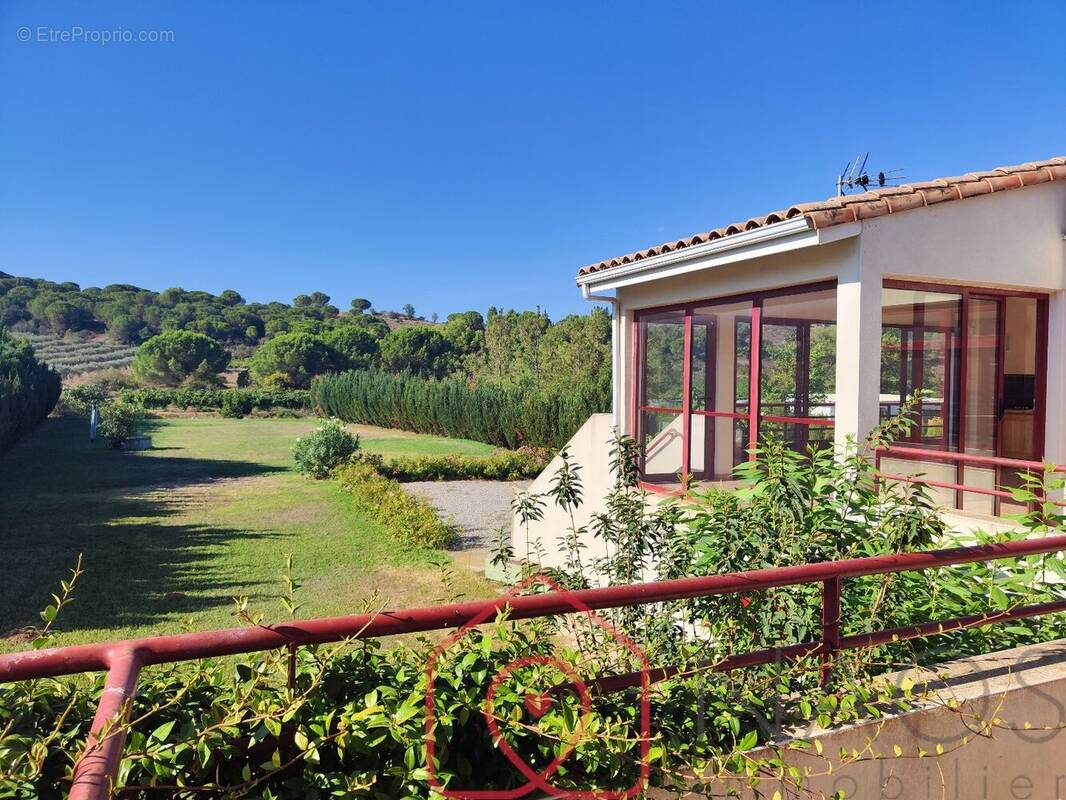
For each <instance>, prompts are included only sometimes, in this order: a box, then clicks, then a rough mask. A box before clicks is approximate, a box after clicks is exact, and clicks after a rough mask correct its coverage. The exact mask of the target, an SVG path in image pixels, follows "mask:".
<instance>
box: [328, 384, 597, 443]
mask: <svg viewBox="0 0 1066 800" xmlns="http://www.w3.org/2000/svg"><path fill="white" fill-rule="evenodd" d="M311 404H312V405H313V406H314V407H315V408H316V409H319V410H320V412H321V413H323V414H324V415H326V416H330V417H337V418H338V419H342V420H344V421H345V422H356V423H361V424H365V425H377V426H379V427H384V428H402V429H404V430H409V431H415V432H417V433H431V434H436V435H438V436H450V437H453V438H461V439H474V440H475V441H479V442H485V443H487V444H492V445H495V446H497V447H506V448H508V449H512V450H513V449H516V448H518V447H522V446H525V445H531V446H534V447H550V448H552V449H555V450H558V449H559V448H561V447H563V445H565V444H566V443H567V441H569V439H570V437H571V436H573V435H574V432H575V431H576V430H577V429H578V428H580V427H581V426H582V425H583V424H584V422H585V420H587V419H588V418H589V416H590V415H592V414H595V413H598V412H602V411H607V410H609V409H610V405H611V395H610V387H609V386H606V385H604V386H599V385H579V386H575V387H574V388H573V389H572V390H571V391H568V392H566V393H562V392H547V391H533V390H529V389H526V388H520V387H514V388H504V387H499V386H492V385H488V384H477V385H474V386H471V385H470V383H469V382H468V381H466V380H464V379H460V378H445V379H443V380H428V379H425V378H417V377H412V376H410V375H390V374H388V373H383V372H368V371H358V372H344V373H340V374H336V375H325V376H321V377H319V378H316V379H315V381H314V383H312V384H311Z"/></svg>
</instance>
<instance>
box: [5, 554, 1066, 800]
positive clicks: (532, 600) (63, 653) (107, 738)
mask: <svg viewBox="0 0 1066 800" xmlns="http://www.w3.org/2000/svg"><path fill="white" fill-rule="evenodd" d="M1063 550H1066V536H1049V537H1046V538H1039V539H1023V540H1018V541H1012V542H1003V543H997V544H987V545H980V546H976V547H960V548H952V549H947V550H932V551H925V552H916V553H904V554H900V555H887V556H873V557H869V558H856V559H849V560H844V561H827V562H822V563H817V564H803V565H800V566H793V567H778V568H773V569H761V570H753V571H750V572H736V573H729V574H725V575H710V576H706V577H698V578H680V579H677V580H670V581H658V582H651V583H637V584H630V585H627V586H612V587H605V588H600V589H584V590H580V591H573V592H552V593H548V594H537V595H529V596H523V597H513V596H503V597H499V598H496V599H494V600H486V601H482V602H472V603H457V604H451V605H441V606H431V607H426V608H411V609H404V610H401V611H385V612H378V613H373V614H358V615H354V616H347V617H332V618H326V619H314V620H307V621H301V622H292V623H282V624H277V625H269V626H255V627H247V628H234V629H230V630H219V631H208V632H205V633H187V634H178V635H173V636H154V637H151V638H146V639H128V640H124V641H114V642H103V643H98V644H89V645H74V646H71V647H59V648H52V649H47V650H33V651H27V652H22V653H11V654H7V655H0V681H2V682H7V681H17V680H26V679H31V678H45V677H55V676H59V675H71V674H75V673H81V672H93V671H102V670H106V671H107V680H106V683H105V687H104V692H103V695H102V696H101V698H100V705H99V707H98V708H97V712H96V716H95V718H94V719H93V722H92V726H91V728H90V733H89V739H88V743H87V747H86V750H85V754H84V755H83V756H82V758H81V760H80V761H79V762H78V764H77V766H76V767H75V770H74V779H73V783H72V786H71V792H70V797H71V798H73V799H74V800H103V798H107V797H109V796H110V794H111V791H112V788H113V785H114V780H115V776H116V775H117V771H118V767H119V762H120V761H121V757H122V748H123V745H124V743H125V730H124V722H125V720H126V719H127V714H128V712H129V708H130V705H131V700H132V698H133V695H134V692H135V691H136V686H137V680H138V677H139V675H140V671H141V669H142V668H143V667H145V666H148V665H151V664H165V663H173V662H177V661H190V660H195V659H201V658H211V657H216V656H230V655H236V654H239V653H252V652H259V651H264V650H273V649H279V648H289V649H290V653H291V652H294V651H295V648H297V647H299V646H301V645H310V644H323V643H327V642H337V641H341V640H344V639H349V638H355V639H360V638H372V637H378V636H390V635H394V634H400V633H415V632H421V631H431V630H442V629H448V628H455V627H461V626H463V625H465V624H468V623H470V622H471V621H473V620H476V619H478V618H479V617H481V616H482V615H484V614H485V613H486V612H488V613H489V614H493V613H496V612H499V611H502V610H503V609H505V608H507V609H509V614H510V617H511V618H512V619H529V618H532V617H544V616H555V615H562V614H573V613H575V609H577V608H581V607H587V608H590V609H605V608H619V607H622V606H633V605H642V604H645V603H659V602H666V601H673V600H685V599H691V598H695V597H710V596H714V595H729V594H738V593H741V594H743V593H748V592H752V591H758V590H762V589H770V588H775V587H781V586H796V585H800V584H808V583H821V584H822V635H821V638H820V639H818V640H817V641H808V642H798V643H793V644H787V645H783V646H781V647H775V648H770V649H766V650H760V651H755V652H750V653H743V654H737V655H733V656H730V657H728V658H726V659H724V660H722V661H718V662H715V663H708V664H704V665H698V667H697V668H703V669H708V670H714V671H728V670H733V669H738V668H741V667H750V666H757V665H760V664H769V663H774V662H777V661H781V660H788V661H793V660H796V659H799V658H804V657H810V656H819V657H820V662H821V674H822V679H823V681H827V680H828V679H829V675H830V670H831V669H832V664H833V659H834V656H835V654H836V653H838V652H840V651H845V650H855V649H861V648H868V647H876V646H878V645H882V644H887V643H889V642H895V641H902V640H906V639H915V638H920V637H925V636H933V635H937V634H940V633H946V632H950V631H955V630H960V629H962V628H969V627H977V626H981V625H990V624H994V623H999V622H1006V621H1009V620H1018V619H1025V618H1028V617H1034V616H1040V615H1042V614H1049V613H1054V612H1059V611H1066V599H1062V600H1056V601H1052V602H1048V603H1041V604H1036V605H1029V606H1021V607H1017V608H1012V609H1008V610H1006V611H999V612H994V613H990V614H981V615H973V616H968V617H955V618H952V619H945V620H938V621H933V622H927V623H923V624H920V625H913V626H907V627H901V628H892V629H883V630H878V631H871V632H869V633H860V634H853V635H849V636H842V635H841V632H840V592H841V584H842V582H843V581H844V580H846V579H848V578H857V577H861V576H866V575H885V574H889V573H896V572H910V571H916V570H925V569H934V568H938V567H948V566H953V565H957V564H972V563H976V562H983V561H994V560H997V559H1004V558H1017V557H1023V556H1031V555H1043V554H1047V553H1055V552H1060V551H1063ZM677 673H678V668H677V667H670V666H667V667H659V668H656V669H654V670H652V671H651V675H650V677H651V680H652V681H658V680H664V679H666V678H668V677H670V676H672V675H676V674H677ZM641 680H642V675H641V674H640V673H631V674H628V675H616V676H608V677H604V678H599V679H598V680H596V681H594V682H593V683H594V684H595V685H596V687H597V688H598V689H599V690H600V691H612V690H616V689H620V688H624V687H627V686H635V685H639V684H640V682H641Z"/></svg>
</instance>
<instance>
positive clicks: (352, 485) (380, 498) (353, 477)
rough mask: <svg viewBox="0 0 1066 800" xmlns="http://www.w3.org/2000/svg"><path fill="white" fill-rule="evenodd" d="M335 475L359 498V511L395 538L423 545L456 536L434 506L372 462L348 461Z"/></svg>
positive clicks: (441, 543)
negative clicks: (405, 489) (384, 473)
mask: <svg viewBox="0 0 1066 800" xmlns="http://www.w3.org/2000/svg"><path fill="white" fill-rule="evenodd" d="M333 475H334V477H335V478H336V479H337V480H339V481H340V483H341V485H342V486H343V487H344V488H345V489H346V490H347V491H348V492H350V493H351V495H352V497H353V498H355V504H356V506H357V507H358V508H359V510H361V511H362V512H363V513H364V514H366V515H367V516H369V517H370V518H371V519H372V520H374V521H375V522H377V523H378V524H380V525H381V526H382V527H384V528H385V529H386V530H387V531H388V532H389V534H390V535H391V536H393V537H394V538H395V539H397V540H399V541H401V542H405V543H407V544H412V545H418V546H419V547H445V546H446V545H448V544H449V543H450V542H451V541H452V540H453V539H454V538H455V534H456V531H455V526H454V525H449V524H448V523H446V522H443V521H442V520H441V519H440V517H438V516H437V512H436V510H435V509H434V508H433V506H431V505H430V504H429V503H427V502H426V501H425V500H423V499H421V498H420V497H414V496H412V495H410V494H408V493H407V492H405V491H404V490H403V487H401V486H400V484H399V483H397V482H396V481H394V480H392V479H391V478H386V477H385V476H384V475H381V474H379V473H378V472H377V470H375V469H374V466H373V465H372V464H370V463H365V462H356V463H352V464H347V465H345V466H342V467H338V468H337V469H336V470H335V471H334V473H333Z"/></svg>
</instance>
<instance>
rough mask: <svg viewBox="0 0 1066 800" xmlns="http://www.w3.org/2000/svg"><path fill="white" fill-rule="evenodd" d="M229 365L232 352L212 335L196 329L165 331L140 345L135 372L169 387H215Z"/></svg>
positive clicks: (135, 359)
mask: <svg viewBox="0 0 1066 800" xmlns="http://www.w3.org/2000/svg"><path fill="white" fill-rule="evenodd" d="M227 364H229V353H227V352H226V351H225V350H223V349H222V345H220V344H219V343H218V342H216V341H215V340H214V339H212V338H211V337H209V336H205V335H204V334H202V333H196V332H194V331H185V330H177V331H164V332H163V333H160V334H159V335H158V336H153V337H152V338H151V339H149V340H148V341H147V342H145V343H144V344H142V345H141V346H140V347H139V348H137V355H135V356H134V357H133V374H134V375H136V376H137V377H139V378H142V379H144V380H148V381H153V382H155V383H161V384H164V385H166V386H177V385H178V384H183V385H188V386H211V385H216V384H218V382H219V378H218V373H219V372H221V371H222V370H224V369H225V368H226V365H227Z"/></svg>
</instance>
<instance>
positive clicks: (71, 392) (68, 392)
mask: <svg viewBox="0 0 1066 800" xmlns="http://www.w3.org/2000/svg"><path fill="white" fill-rule="evenodd" d="M60 400H61V401H62V404H63V410H64V411H69V412H70V413H72V414H74V415H75V416H79V417H85V416H88V415H89V411H90V410H91V409H92V405H93V403H97V404H101V403H104V402H105V401H106V400H107V388H106V387H105V386H104V385H103V384H101V383H86V384H83V385H82V386H65V387H64V388H63V394H62V395H61V396H60Z"/></svg>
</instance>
